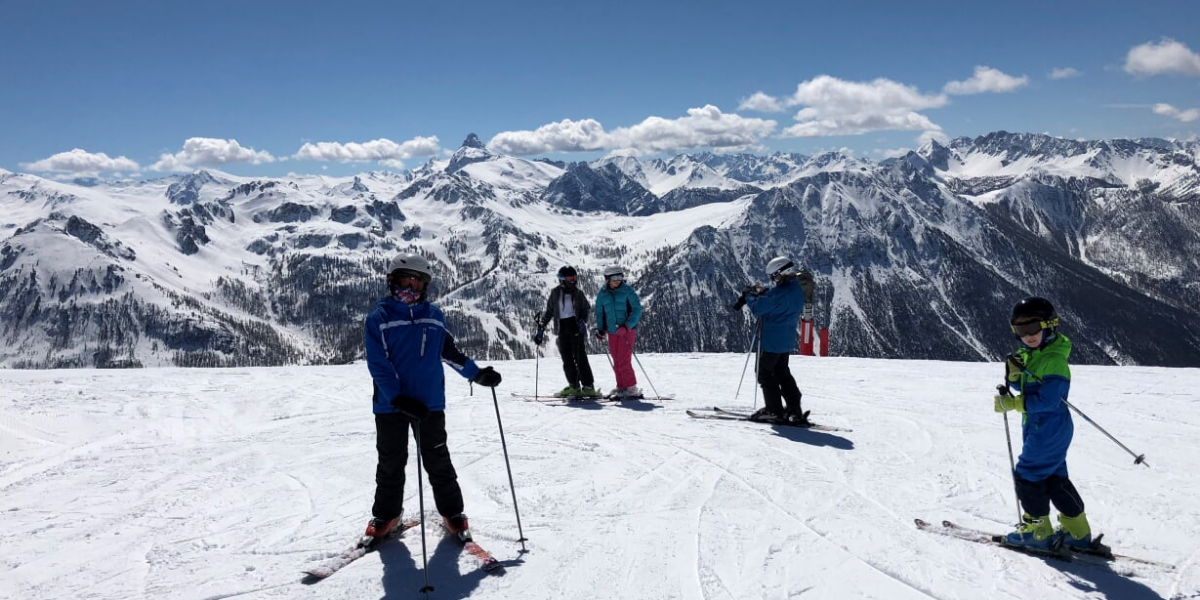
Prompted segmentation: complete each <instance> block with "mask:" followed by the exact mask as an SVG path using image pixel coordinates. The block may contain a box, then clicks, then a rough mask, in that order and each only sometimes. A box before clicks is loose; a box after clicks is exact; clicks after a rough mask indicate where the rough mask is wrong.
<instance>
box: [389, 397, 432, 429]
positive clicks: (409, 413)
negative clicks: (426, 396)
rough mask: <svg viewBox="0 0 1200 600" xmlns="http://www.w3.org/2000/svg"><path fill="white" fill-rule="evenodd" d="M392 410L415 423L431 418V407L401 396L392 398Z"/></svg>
mask: <svg viewBox="0 0 1200 600" xmlns="http://www.w3.org/2000/svg"><path fill="white" fill-rule="evenodd" d="M392 408H394V409H396V412H397V413H399V414H400V415H403V416H404V418H406V419H408V420H409V421H411V422H413V423H419V422H421V421H424V420H425V417H428V416H429V407H428V406H425V403H424V402H421V401H420V400H417V399H416V398H409V397H408V396H404V395H400V396H396V397H395V398H392Z"/></svg>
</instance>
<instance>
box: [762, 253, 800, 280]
mask: <svg viewBox="0 0 1200 600" xmlns="http://www.w3.org/2000/svg"><path fill="white" fill-rule="evenodd" d="M795 274H796V265H795V264H794V263H792V259H790V258H788V257H786V256H776V257H775V258H772V259H771V262H769V263H767V275H770V276H771V279H772V280H775V279H779V278H780V277H784V276H786V275H795Z"/></svg>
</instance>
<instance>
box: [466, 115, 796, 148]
mask: <svg viewBox="0 0 1200 600" xmlns="http://www.w3.org/2000/svg"><path fill="white" fill-rule="evenodd" d="M687 112H688V114H687V116H684V117H679V118H676V119H666V118H663V117H648V118H646V119H645V120H643V121H642V122H641V123H638V124H636V125H632V126H630V127H619V128H617V129H613V130H612V131H606V130H605V129H604V126H603V125H602V124H601V123H600V122H599V121H597V120H595V119H582V120H579V121H573V120H570V119H563V120H562V121H558V122H556V123H548V124H546V125H542V126H541V127H538V128H537V129H535V130H533V131H504V132H501V133H498V134H496V135H495V136H494V137H492V139H491V140H490V141H488V144H487V145H488V147H489V148H491V149H492V150H495V151H497V152H502V153H505V154H513V155H517V156H526V155H531V154H546V153H554V152H594V151H601V150H622V151H625V152H646V153H655V152H667V151H676V150H687V149H691V148H714V149H722V150H737V149H746V148H753V147H754V146H756V145H757V144H758V143H759V142H760V141H761V140H762V139H763V138H764V137H766V136H767V135H770V133H771V132H772V131H774V130H775V125H776V123H775V121H772V120H769V119H757V118H750V117H743V116H741V115H738V114H734V113H724V112H721V109H719V108H717V107H716V106H713V105H711V104H710V105H706V106H703V107H700V108H690V109H688V111H687Z"/></svg>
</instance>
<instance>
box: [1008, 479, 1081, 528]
mask: <svg viewBox="0 0 1200 600" xmlns="http://www.w3.org/2000/svg"><path fill="white" fill-rule="evenodd" d="M1013 477H1014V478H1015V479H1016V484H1017V499H1019V500H1020V501H1021V508H1023V509H1024V510H1025V512H1026V513H1028V514H1029V516H1031V517H1045V516H1048V515H1049V514H1050V503H1051V502H1053V503H1054V508H1056V509H1058V512H1060V513H1062V514H1064V515H1066V516H1068V517H1078V516H1079V513H1082V512H1083V498H1081V497H1080V496H1079V491H1078V490H1076V489H1075V484H1073V483H1071V480H1070V479H1068V478H1066V477H1060V476H1058V475H1051V476H1049V477H1047V478H1045V479H1043V480H1041V481H1029V480H1028V479H1025V478H1024V477H1021V476H1020V475H1016V474H1013Z"/></svg>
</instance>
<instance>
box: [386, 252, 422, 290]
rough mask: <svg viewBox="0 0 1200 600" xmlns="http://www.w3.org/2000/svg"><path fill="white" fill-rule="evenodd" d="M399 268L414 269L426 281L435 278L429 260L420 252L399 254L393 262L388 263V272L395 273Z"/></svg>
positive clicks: (404, 269)
mask: <svg viewBox="0 0 1200 600" xmlns="http://www.w3.org/2000/svg"><path fill="white" fill-rule="evenodd" d="M397 270H402V271H412V272H414V273H416V274H417V275H420V276H421V278H422V279H424V280H425V283H429V282H430V281H431V280H432V279H433V273H432V272H430V270H429V261H427V260H425V257H423V256H421V255H419V254H408V253H405V254H398V255H396V258H393V259H392V262H391V263H390V264H388V274H391V273H394V272H396V271H397Z"/></svg>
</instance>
